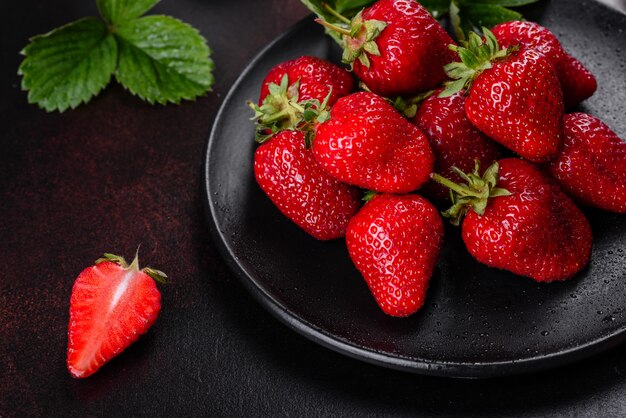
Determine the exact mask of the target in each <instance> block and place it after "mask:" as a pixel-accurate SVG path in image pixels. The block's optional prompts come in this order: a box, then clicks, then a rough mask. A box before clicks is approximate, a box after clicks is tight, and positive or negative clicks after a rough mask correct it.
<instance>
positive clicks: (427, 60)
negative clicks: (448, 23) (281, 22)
mask: <svg viewBox="0 0 626 418" xmlns="http://www.w3.org/2000/svg"><path fill="white" fill-rule="evenodd" d="M326 8H327V9H330V8H329V7H328V6H326ZM329 11H330V12H331V13H333V14H335V16H336V17H338V18H339V19H341V20H342V21H343V22H344V23H345V25H346V26H347V27H339V26H336V25H331V24H329V23H327V22H324V21H322V20H320V19H317V22H319V23H321V24H322V25H324V26H325V27H327V28H328V29H330V30H333V31H336V32H338V33H340V34H342V38H343V44H344V53H343V62H344V63H346V64H350V65H351V66H352V68H353V70H354V72H355V74H356V75H357V76H358V77H359V79H360V80H362V81H363V82H364V83H365V84H366V85H367V86H368V88H369V89H370V90H371V91H373V92H374V93H377V94H380V95H382V96H389V97H391V96H403V95H404V96H409V95H413V94H414V93H416V92H420V91H426V90H430V89H432V88H435V87H436V86H438V85H439V84H441V82H442V81H444V80H445V79H446V74H445V73H444V71H443V66H444V65H445V64H447V63H449V62H451V61H453V60H454V59H455V56H454V54H453V53H451V51H450V50H449V49H448V45H449V44H454V41H453V40H452V38H450V36H449V35H448V33H447V32H446V31H445V30H444V28H443V27H442V26H441V25H440V24H439V23H438V22H437V21H436V20H435V19H434V18H433V17H432V16H431V15H430V14H429V13H428V11H427V10H426V9H425V8H424V7H422V6H421V5H420V4H419V3H418V2H416V1H413V0H379V1H377V2H376V3H375V4H373V5H372V6H370V7H368V8H366V9H364V10H363V11H362V12H360V13H359V14H357V15H356V16H355V17H354V18H353V19H352V20H348V19H346V18H344V17H342V16H340V15H338V14H337V13H336V12H335V11H334V10H332V9H330V10H329Z"/></svg>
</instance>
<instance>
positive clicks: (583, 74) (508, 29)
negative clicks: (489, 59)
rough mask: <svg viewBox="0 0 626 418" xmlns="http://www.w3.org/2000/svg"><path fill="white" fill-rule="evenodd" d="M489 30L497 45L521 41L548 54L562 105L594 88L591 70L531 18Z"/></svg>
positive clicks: (572, 102) (570, 104) (584, 96)
mask: <svg viewBox="0 0 626 418" xmlns="http://www.w3.org/2000/svg"><path fill="white" fill-rule="evenodd" d="M492 32H493V34H494V35H495V37H496V39H497V40H498V43H499V44H500V46H503V47H512V46H515V45H519V44H523V45H524V46H526V47H528V48H533V49H536V50H537V51H539V52H541V53H542V54H544V55H545V56H546V58H548V60H549V61H550V62H551V63H552V65H553V66H554V68H555V69H556V73H557V76H558V78H559V81H560V83H561V87H562V90H563V100H564V102H565V107H566V108H571V107H574V106H576V105H577V104H578V103H580V102H582V101H583V100H585V99H587V98H589V97H591V96H592V95H593V93H594V92H595V91H596V89H597V87H598V84H597V82H596V79H595V77H594V76H593V74H591V72H589V70H587V69H586V68H585V67H584V66H583V65H582V63H580V61H578V60H577V59H576V58H574V57H572V56H571V55H569V54H568V53H567V52H565V50H564V49H563V47H562V45H561V43H560V42H559V40H558V39H557V37H556V36H554V34H553V33H552V32H550V31H549V30H548V29H546V28H544V27H543V26H541V25H539V24H537V23H534V22H520V21H513V22H505V23H500V24H499V25H496V26H494V27H493V29H492Z"/></svg>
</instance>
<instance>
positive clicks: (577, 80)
mask: <svg viewBox="0 0 626 418" xmlns="http://www.w3.org/2000/svg"><path fill="white" fill-rule="evenodd" d="M556 70H557V74H558V75H559V80H560V81H561V87H562V88H563V100H564V102H565V108H567V109H571V108H573V107H574V106H576V105H577V104H578V103H580V102H582V101H583V100H586V99H588V98H589V97H591V96H593V93H595V92H596V90H597V89H598V82H597V81H596V78H595V77H594V75H593V74H592V73H591V72H590V71H589V70H588V69H586V68H585V67H584V66H583V64H582V63H581V62H580V61H578V60H577V59H576V58H574V57H571V56H569V55H567V54H566V55H565V56H564V57H563V59H561V60H560V61H559V63H558V64H557V65H556Z"/></svg>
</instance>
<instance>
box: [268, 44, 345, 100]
mask: <svg viewBox="0 0 626 418" xmlns="http://www.w3.org/2000/svg"><path fill="white" fill-rule="evenodd" d="M285 74H286V75H287V81H288V84H289V85H290V86H293V85H295V84H296V83H298V81H299V83H298V84H297V87H298V88H297V93H298V98H299V100H312V99H313V100H319V101H320V102H322V101H323V100H324V98H325V97H326V96H328V94H330V98H329V99H328V105H329V106H332V105H334V104H335V102H337V100H339V98H340V97H343V96H347V95H348V94H350V93H351V92H352V90H354V78H352V75H351V74H350V73H349V72H348V71H346V70H345V69H343V68H341V67H339V66H337V65H335V64H333V63H332V62H330V61H326V60H323V59H321V58H317V57H311V56H302V57H300V58H297V59H295V60H291V61H285V62H283V63H281V64H278V65H277V66H275V67H274V68H272V69H271V70H270V71H269V73H267V76H266V77H265V80H264V81H263V84H262V85H261V96H260V98H259V106H261V105H262V104H263V102H264V101H265V99H266V98H267V96H268V95H269V94H270V88H269V87H270V84H276V85H280V82H281V80H282V78H283V77H284V76H285ZM291 93H295V92H289V91H288V92H287V96H288V97H287V98H290V97H289V96H290V95H291Z"/></svg>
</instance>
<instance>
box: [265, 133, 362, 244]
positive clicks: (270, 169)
mask: <svg viewBox="0 0 626 418" xmlns="http://www.w3.org/2000/svg"><path fill="white" fill-rule="evenodd" d="M254 175H255V177H256V180H257V182H258V184H259V186H260V187H261V189H263V191H264V192H265V193H266V194H267V196H268V197H269V198H270V200H271V201H272V202H273V203H274V204H275V205H276V206H277V207H278V209H279V210H280V211H281V212H282V213H283V214H284V215H285V216H287V217H288V218H289V219H291V220H292V221H293V222H295V223H296V224H297V225H298V226H299V227H301V228H302V229H304V230H305V231H306V232H308V233H309V234H310V235H312V236H313V237H315V238H317V239H320V240H329V239H335V238H340V237H342V236H344V234H345V232H346V227H347V226H348V221H349V220H350V218H352V216H353V215H354V214H355V213H356V211H357V210H358V209H359V206H360V196H359V191H358V190H357V189H356V188H354V187H350V186H348V185H346V184H343V183H340V182H339V181H337V180H336V179H334V178H333V177H331V176H330V175H329V174H328V173H326V171H324V169H323V168H322V166H321V165H319V163H318V162H317V161H315V158H314V157H313V153H312V151H311V150H310V149H307V148H306V146H305V138H304V134H303V133H302V132H299V131H283V132H280V133H279V134H277V135H276V136H275V137H273V138H272V139H270V140H269V141H268V142H266V143H264V144H263V145H261V146H260V147H259V148H257V150H256V153H255V155H254Z"/></svg>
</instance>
